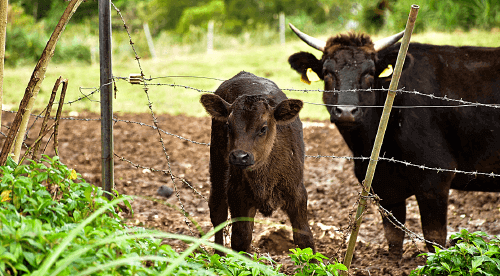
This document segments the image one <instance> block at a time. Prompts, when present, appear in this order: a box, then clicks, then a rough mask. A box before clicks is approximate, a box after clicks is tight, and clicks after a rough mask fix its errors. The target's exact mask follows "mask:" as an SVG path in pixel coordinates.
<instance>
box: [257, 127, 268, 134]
mask: <svg viewBox="0 0 500 276" xmlns="http://www.w3.org/2000/svg"><path fill="white" fill-rule="evenodd" d="M266 133H267V126H263V127H262V128H261V129H260V132H259V135H264V134H266Z"/></svg>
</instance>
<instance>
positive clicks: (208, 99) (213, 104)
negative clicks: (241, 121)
mask: <svg viewBox="0 0 500 276" xmlns="http://www.w3.org/2000/svg"><path fill="white" fill-rule="evenodd" d="M200 102H201V104H202V105H203V107H204V108H205V110H206V111H207V112H208V114H210V116H212V117H213V118H214V119H216V120H219V121H226V120H227V117H229V113H230V112H229V108H230V107H231V105H230V104H229V103H228V102H226V101H224V99H222V98H221V97H219V96H218V95H215V94H203V95H201V98H200Z"/></svg>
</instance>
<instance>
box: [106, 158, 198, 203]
mask: <svg viewBox="0 0 500 276" xmlns="http://www.w3.org/2000/svg"><path fill="white" fill-rule="evenodd" d="M113 154H114V155H115V156H116V157H117V158H118V159H120V160H121V161H124V162H127V163H129V164H130V165H131V166H132V167H134V168H136V169H139V168H141V169H146V170H149V171H151V172H162V173H164V174H166V175H172V176H173V177H174V178H176V179H179V180H181V182H182V183H184V184H186V185H187V186H188V187H189V188H191V190H193V191H194V192H195V193H196V194H198V195H199V196H200V197H201V198H203V199H204V200H205V201H206V202H208V200H207V198H206V197H205V196H204V195H202V194H201V193H200V192H199V191H198V190H196V188H195V187H193V185H191V184H190V183H189V182H188V181H187V180H186V179H185V178H183V177H179V176H176V175H174V174H172V171H168V170H162V169H155V168H153V167H146V166H142V165H139V164H136V163H134V162H132V161H130V160H128V159H126V158H125V157H123V156H120V155H118V154H116V153H113Z"/></svg>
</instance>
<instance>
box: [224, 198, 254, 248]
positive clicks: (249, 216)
mask: <svg viewBox="0 0 500 276" xmlns="http://www.w3.org/2000/svg"><path fill="white" fill-rule="evenodd" d="M228 200H229V209H230V210H231V218H233V219H238V218H241V219H242V221H236V222H234V223H233V226H232V227H233V231H232V235H231V248H232V249H233V250H234V251H236V252H240V251H245V252H248V251H249V249H250V244H251V243H252V232H253V225H254V221H253V219H254V217H255V213H256V211H257V209H256V208H255V206H253V205H251V204H249V203H248V198H245V197H239V196H230V197H229V198H228Z"/></svg>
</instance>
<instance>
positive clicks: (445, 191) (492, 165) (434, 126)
mask: <svg viewBox="0 0 500 276" xmlns="http://www.w3.org/2000/svg"><path fill="white" fill-rule="evenodd" d="M290 26H291V27H292V29H293V30H294V31H295V33H296V34H297V35H298V36H299V37H300V38H301V39H302V40H303V41H305V42H306V43H307V44H309V45H310V46H312V47H314V48H315V49H318V50H320V51H322V52H323V56H322V57H321V59H320V60H318V59H316V57H315V56H314V55H312V54H310V53H306V52H299V53H295V54H293V55H292V56H290V57H289V59H288V62H289V63H290V65H291V67H292V68H293V69H295V70H296V71H298V72H299V73H301V74H302V77H303V78H307V70H308V68H311V69H312V70H313V71H314V72H315V73H317V75H318V76H319V77H320V78H321V79H322V80H323V81H324V83H325V90H353V89H355V90H356V92H342V93H335V92H333V93H332V92H324V93H323V101H324V103H325V104H326V105H327V110H328V112H329V113H330V121H331V122H332V123H335V125H336V126H337V128H338V130H339V132H340V133H341V134H342V136H343V138H344V140H345V142H346V143H347V145H348V146H349V148H350V149H351V151H352V153H353V155H354V156H356V157H359V156H364V157H367V156H370V154H371V150H372V146H373V143H374V140H375V135H376V132H377V128H378V125H379V120H380V117H381V114H382V108H378V107H373V106H383V105H384V102H385V98H386V95H387V92H382V91H380V90H377V91H370V90H369V89H370V88H377V89H380V88H383V87H385V88H388V86H389V83H390V77H381V76H380V74H381V73H382V72H383V71H384V69H386V68H387V67H388V65H392V66H394V64H395V61H396V57H397V54H398V51H399V48H400V43H396V42H397V41H398V40H399V39H400V38H401V37H402V36H403V34H404V33H403V32H402V33H399V34H396V35H393V36H391V37H388V38H386V39H383V40H381V41H377V42H375V43H373V42H372V40H371V38H370V37H369V36H368V35H366V34H353V33H349V34H340V35H338V36H335V37H331V38H329V39H328V41H327V42H323V41H321V40H318V39H316V38H313V37H310V36H308V35H306V34H304V33H302V32H300V31H299V30H297V29H296V28H295V27H293V26H292V25H290ZM398 88H399V89H401V88H404V90H406V91H418V92H420V93H424V94H428V95H434V96H439V97H445V96H446V97H448V98H453V99H463V100H465V101H470V102H480V103H485V104H498V103H500V48H486V47H470V46H464V47H453V46H437V45H429V44H419V43H411V44H410V46H409V49H408V54H407V57H406V61H405V64H404V67H403V72H402V75H401V79H400V81H399V87H398ZM394 105H395V106H402V107H405V106H406V107H413V108H397V109H394V110H393V111H392V113H391V116H390V119H389V124H388V127H387V131H386V134H385V139H384V143H383V146H382V148H381V154H383V155H384V156H385V157H387V158H394V159H396V160H404V161H408V162H410V163H412V164H417V165H425V166H427V167H433V168H443V169H452V170H454V169H457V170H459V171H467V172H476V171H477V172H486V173H491V172H493V173H495V174H499V173H500V110H499V109H496V108H491V107H452V106H456V105H457V103H456V102H452V101H446V100H440V99H434V98H431V97H427V96H422V95H417V94H412V93H400V94H398V95H397V96H396V98H395V101H394ZM363 106H372V107H363ZM422 106H429V107H422ZM354 162H355V173H356V176H357V178H358V180H359V181H360V182H361V181H362V180H363V179H364V177H365V172H366V168H367V166H368V162H367V161H362V160H355V161H354ZM372 187H373V189H374V191H375V193H376V194H378V195H379V196H380V198H381V199H382V200H381V202H380V203H381V205H382V206H383V207H384V208H386V209H388V210H389V211H391V212H392V213H393V215H394V216H395V217H396V218H397V219H398V220H399V221H400V222H402V223H404V222H405V220H406V205H405V200H406V198H408V197H409V196H412V195H415V196H416V199H417V202H418V205H419V209H420V214H421V223H422V229H423V234H424V237H425V238H426V239H427V240H430V241H434V242H437V243H439V244H441V245H445V242H446V223H447V217H446V214H447V206H448V195H449V189H459V190H468V191H500V179H499V178H498V177H496V178H492V177H487V176H480V175H477V176H471V175H467V174H463V173H452V172H442V171H441V172H439V173H436V171H433V170H422V169H419V168H416V167H414V166H406V165H402V164H395V163H392V162H385V161H381V162H379V163H378V165H377V169H376V171H375V176H374V179H373V182H372ZM383 224H384V230H385V236H386V239H387V241H388V244H389V253H390V254H391V256H397V257H401V254H402V246H403V240H404V232H402V231H400V230H398V229H396V228H395V227H394V226H393V225H392V224H391V222H389V221H388V220H387V219H386V218H383ZM427 248H428V249H429V250H431V251H432V250H433V247H432V246H431V244H427Z"/></svg>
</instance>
